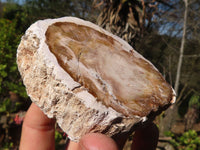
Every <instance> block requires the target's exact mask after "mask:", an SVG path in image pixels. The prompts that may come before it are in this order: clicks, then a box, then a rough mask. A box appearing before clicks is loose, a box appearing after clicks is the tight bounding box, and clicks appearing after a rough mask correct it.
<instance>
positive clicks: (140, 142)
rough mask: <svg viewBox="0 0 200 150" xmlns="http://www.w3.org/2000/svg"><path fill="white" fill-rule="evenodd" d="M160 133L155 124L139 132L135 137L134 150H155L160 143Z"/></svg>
mask: <svg viewBox="0 0 200 150" xmlns="http://www.w3.org/2000/svg"><path fill="white" fill-rule="evenodd" d="M158 137H159V131H158V128H157V126H156V125H155V124H153V123H151V124H149V125H148V126H146V127H144V128H141V129H139V130H137V131H136V132H135V134H134V136H133V143H132V147H131V149H132V150H147V149H148V150H155V149H156V147H157V143H158Z"/></svg>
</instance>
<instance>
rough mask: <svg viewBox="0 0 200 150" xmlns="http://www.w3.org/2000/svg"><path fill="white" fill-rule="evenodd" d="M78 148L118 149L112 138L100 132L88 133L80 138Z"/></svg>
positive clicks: (92, 149)
mask: <svg viewBox="0 0 200 150" xmlns="http://www.w3.org/2000/svg"><path fill="white" fill-rule="evenodd" d="M79 150H118V148H117V144H116V143H115V141H114V140H113V139H112V138H110V137H108V136H106V135H104V134H100V133H90V134H87V135H85V136H83V137H82V138H81V140H80V142H79Z"/></svg>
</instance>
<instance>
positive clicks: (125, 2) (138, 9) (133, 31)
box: [94, 0, 171, 46]
mask: <svg viewBox="0 0 200 150" xmlns="http://www.w3.org/2000/svg"><path fill="white" fill-rule="evenodd" d="M165 1H167V0H95V1H94V3H95V4H96V7H100V8H101V9H100V10H101V13H100V15H99V17H98V19H97V24H98V25H100V26H101V27H103V28H105V29H106V30H108V31H110V32H112V33H114V34H116V35H118V36H120V37H122V38H123V39H124V40H126V41H127V42H129V44H131V45H132V46H134V45H135V44H134V41H135V40H134V39H135V38H136V37H141V36H143V34H144V31H145V30H148V28H149V27H150V26H151V23H152V17H153V16H154V14H155V13H156V12H157V11H158V4H159V3H162V4H164V5H168V6H170V5H169V4H168V3H166V2H165ZM170 7H171V6H170Z"/></svg>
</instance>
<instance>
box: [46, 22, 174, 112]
mask: <svg viewBox="0 0 200 150" xmlns="http://www.w3.org/2000/svg"><path fill="white" fill-rule="evenodd" d="M46 43H47V45H48V46H49V49H50V51H51V52H52V53H53V54H54V55H55V56H56V58H57V60H58V63H59V64H60V66H61V67H62V68H63V69H64V70H65V71H66V72H68V73H69V74H70V75H71V77H72V78H73V79H74V80H75V81H77V82H79V83H81V85H82V86H83V87H85V88H87V89H88V91H89V92H90V93H91V94H92V95H94V96H95V97H97V99H98V100H99V101H102V103H103V104H105V105H106V106H108V107H112V108H114V109H115V110H117V111H118V112H121V113H123V114H124V115H126V116H132V115H138V116H146V115H147V114H149V113H150V112H151V111H152V110H154V111H156V110H157V109H158V107H162V106H164V105H166V104H168V103H169V101H170V100H171V99H172V93H173V92H172V89H171V87H170V85H169V84H168V83H167V82H166V81H165V80H164V79H163V77H162V76H161V74H160V73H159V72H158V71H157V70H156V69H155V68H154V67H153V66H152V65H151V64H150V63H149V62H148V61H146V60H145V59H144V58H143V57H141V56H139V55H138V54H137V53H136V52H135V51H133V50H129V52H127V51H125V50H123V48H122V45H121V43H120V42H119V41H117V40H115V39H114V38H112V37H110V36H107V35H105V34H103V33H101V32H99V31H96V30H95V29H93V28H90V27H86V26H83V25H77V24H74V23H67V22H65V23H62V22H57V23H55V24H52V25H51V26H49V27H48V29H47V31H46Z"/></svg>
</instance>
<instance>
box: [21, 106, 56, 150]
mask: <svg viewBox="0 0 200 150" xmlns="http://www.w3.org/2000/svg"><path fill="white" fill-rule="evenodd" d="M54 134H55V121H54V120H53V119H49V118H48V117H47V116H46V115H45V114H44V113H43V112H42V111H41V110H40V108H39V107H37V106H36V105H35V104H33V103H32V104H31V106H30V108H29V110H28V111H27V114H26V116H25V119H24V122H23V126H22V135H21V140H20V148H19V149H20V150H36V149H37V150H46V149H48V150H53V149H55V140H54V138H55V135H54Z"/></svg>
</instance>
